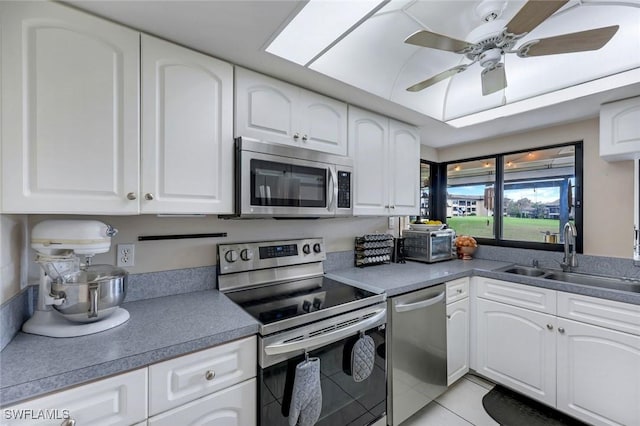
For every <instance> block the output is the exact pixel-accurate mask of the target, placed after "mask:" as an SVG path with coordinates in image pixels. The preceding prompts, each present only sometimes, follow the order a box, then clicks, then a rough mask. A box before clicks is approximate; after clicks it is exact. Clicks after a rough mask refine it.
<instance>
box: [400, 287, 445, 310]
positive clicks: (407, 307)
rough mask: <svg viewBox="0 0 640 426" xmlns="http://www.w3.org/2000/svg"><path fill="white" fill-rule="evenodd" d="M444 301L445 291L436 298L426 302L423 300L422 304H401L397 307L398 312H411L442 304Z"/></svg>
mask: <svg viewBox="0 0 640 426" xmlns="http://www.w3.org/2000/svg"><path fill="white" fill-rule="evenodd" d="M442 300H444V291H443V292H442V293H440V294H438V295H437V296H435V297H431V298H429V299H426V300H421V301H420V302H415V303H406V304H404V303H399V304H397V305H396V306H395V310H396V312H409V311H415V310H416V309H421V308H426V307H427V306H431V305H435V304H436V303H438V302H442Z"/></svg>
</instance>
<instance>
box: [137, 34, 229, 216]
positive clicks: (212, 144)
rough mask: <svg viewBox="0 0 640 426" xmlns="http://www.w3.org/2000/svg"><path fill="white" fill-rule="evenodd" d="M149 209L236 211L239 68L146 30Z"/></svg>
mask: <svg viewBox="0 0 640 426" xmlns="http://www.w3.org/2000/svg"><path fill="white" fill-rule="evenodd" d="M141 49H142V163H141V164H142V165H141V191H140V192H141V200H140V211H141V212H142V213H232V210H233V179H232V176H233V67H232V66H231V65H230V64H228V63H226V62H222V61H219V60H217V59H214V58H211V57H209V56H205V55H202V54H200V53H197V52H194V51H191V50H188V49H185V48H183V47H180V46H177V45H174V44H171V43H168V42H166V41H162V40H159V39H156V38H153V37H149V36H146V35H143V36H142V45H141Z"/></svg>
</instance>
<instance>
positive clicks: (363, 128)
mask: <svg viewBox="0 0 640 426" xmlns="http://www.w3.org/2000/svg"><path fill="white" fill-rule="evenodd" d="M349 154H350V155H351V156H352V157H353V161H354V176H355V186H354V197H353V199H354V203H353V214H354V215H361V216H365V215H373V216H387V215H391V216H401V215H402V216H404V215H417V214H418V213H419V210H420V187H419V185H420V139H419V137H418V134H417V132H416V130H415V128H414V127H411V126H409V125H406V124H403V123H400V122H397V121H395V120H390V119H389V118H387V117H383V116H381V115H378V114H374V113H371V112H368V111H365V110H361V109H359V108H355V107H349Z"/></svg>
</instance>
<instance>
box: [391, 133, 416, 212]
mask: <svg viewBox="0 0 640 426" xmlns="http://www.w3.org/2000/svg"><path fill="white" fill-rule="evenodd" d="M389 158H391V163H392V164H391V168H390V170H391V173H390V175H389V178H390V181H391V187H390V194H389V195H390V198H389V205H390V209H391V214H393V215H397V216H409V215H418V214H420V136H419V135H418V132H417V130H416V128H415V127H412V126H409V125H407V124H404V123H401V122H399V121H395V120H389Z"/></svg>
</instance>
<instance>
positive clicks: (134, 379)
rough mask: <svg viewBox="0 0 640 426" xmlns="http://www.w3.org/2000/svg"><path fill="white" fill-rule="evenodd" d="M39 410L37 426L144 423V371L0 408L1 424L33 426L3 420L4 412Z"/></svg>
mask: <svg viewBox="0 0 640 426" xmlns="http://www.w3.org/2000/svg"><path fill="white" fill-rule="evenodd" d="M6 410H9V411H6ZM40 410H42V413H43V415H46V416H47V420H44V419H42V421H38V422H37V424H38V425H60V424H61V423H63V421H64V419H73V420H75V421H76V424H78V425H92V426H106V425H114V426H116V425H130V424H134V423H138V422H141V421H144V420H145V419H146V418H147V369H146V368H141V369H139V370H134V371H132V372H129V373H125V374H119V375H117V376H113V377H110V378H108V379H103V380H98V381H96V382H93V383H89V384H86V385H82V386H78V387H75V388H71V389H68V390H64V391H60V392H56V393H53V394H51V395H48V396H44V397H42V398H37V399H33V400H30V401H27V402H25V403H22V404H19V405H14V406H12V407H6V408H3V419H2V420H3V421H2V424H3V425H14V424H15V425H18V424H20V425H25V424H33V422H29V421H25V420H21V421H16V419H13V420H12V419H7V417H6V416H7V412H9V413H24V412H25V411H26V412H35V413H39V412H41V411H40ZM17 415H18V414H16V415H14V416H11V417H16V416H17ZM49 417H53V418H49Z"/></svg>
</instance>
